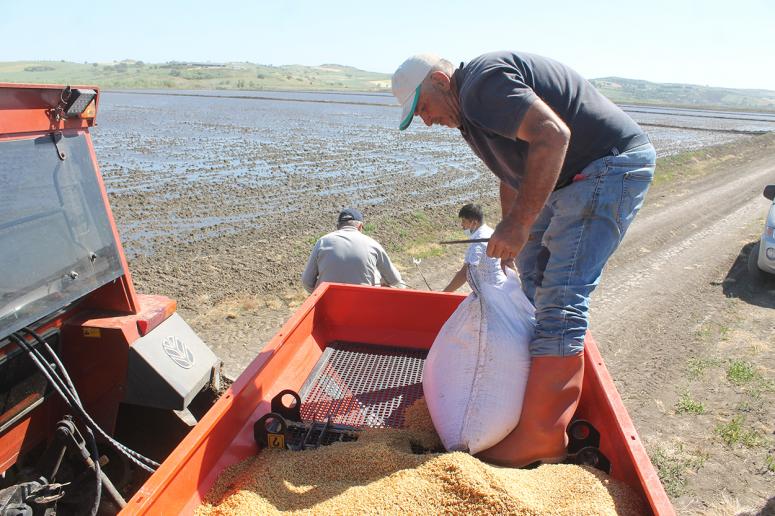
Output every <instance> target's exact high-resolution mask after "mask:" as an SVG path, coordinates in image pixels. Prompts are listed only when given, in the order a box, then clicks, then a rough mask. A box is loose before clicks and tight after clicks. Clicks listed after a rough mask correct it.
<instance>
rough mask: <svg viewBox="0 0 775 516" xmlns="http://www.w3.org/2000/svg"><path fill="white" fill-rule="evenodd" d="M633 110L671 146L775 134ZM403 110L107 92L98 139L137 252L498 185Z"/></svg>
mask: <svg viewBox="0 0 775 516" xmlns="http://www.w3.org/2000/svg"><path fill="white" fill-rule="evenodd" d="M625 109H627V110H628V111H630V112H631V115H632V116H633V118H635V119H636V120H637V121H639V122H641V123H643V124H644V126H645V128H646V129H647V130H648V132H649V133H650V135H651V137H652V140H653V142H654V144H655V146H656V147H657V151H658V153H659V155H660V156H666V155H670V154H674V153H676V152H679V151H682V150H686V149H694V148H698V147H702V146H706V145H712V144H716V143H721V142H726V141H731V140H734V139H736V138H740V137H742V136H743V133H744V132H748V131H767V130H775V116H773V115H766V114H744V115H741V114H738V113H725V112H714V111H694V110H691V111H688V110H675V109H673V110H671V109H663V108H643V107H640V106H627V107H625ZM397 116H398V110H397V108H396V107H395V106H393V98H392V96H390V95H384V94H349V93H345V94H343V93H303V92H302V93H295V92H294V93H291V92H232V91H229V92H226V91H213V92H208V91H204V92H203V91H173V92H171V91H163V92H153V91H143V92H106V93H104V94H103V96H102V101H101V104H100V113H99V125H98V127H97V128H95V130H94V131H93V135H94V142H95V147H96V151H97V156H98V159H99V161H100V164H101V167H102V172H103V175H104V177H105V181H106V185H107V188H108V191H109V193H110V194H111V199H112V202H114V204H117V206H118V208H120V209H119V210H117V211H118V212H119V214H118V216H117V217H118V222H119V230H120V232H121V235H122V238H123V240H124V244H125V247H126V250H127V252H128V254H129V255H130V257H132V256H137V255H150V254H153V253H154V252H155V250H156V248H157V247H158V246H159V244H160V243H162V242H164V243H169V242H170V241H185V242H191V241H196V240H201V239H210V238H213V237H217V236H221V235H229V234H236V233H239V232H242V231H244V230H245V229H247V228H249V229H251V230H256V229H262V228H267V227H268V226H271V225H274V224H277V221H278V220H282V219H289V218H292V219H295V220H297V221H299V220H305V219H306V220H310V221H320V220H321V219H322V218H325V219H326V220H327V219H330V218H331V214H332V213H335V212H336V211H337V210H339V209H340V208H341V207H343V206H345V205H355V206H360V207H364V208H366V210H367V212H368V211H372V212H378V211H381V210H398V211H402V212H404V211H411V210H413V209H422V208H427V207H429V206H437V205H449V204H456V203H458V202H460V201H462V200H469V199H474V198H476V197H477V196H481V195H490V194H493V193H494V192H495V188H496V183H495V180H494V178H493V177H492V176H491V174H490V173H489V172H488V171H487V170H486V169H485V168H484V167H483V165H482V164H481V163H480V162H479V160H478V159H477V158H476V157H475V156H474V155H473V154H472V153H471V151H470V150H468V148H467V146H466V145H465V143H464V142H463V141H462V140H461V138H460V137H459V135H457V134H456V132H455V131H451V130H448V129H443V128H427V127H424V126H422V124H418V123H416V124H413V126H412V127H410V129H409V130H407V131H406V132H404V133H400V132H399V131H397V130H396V128H395V125H396V118H397ZM312 226H316V224H312Z"/></svg>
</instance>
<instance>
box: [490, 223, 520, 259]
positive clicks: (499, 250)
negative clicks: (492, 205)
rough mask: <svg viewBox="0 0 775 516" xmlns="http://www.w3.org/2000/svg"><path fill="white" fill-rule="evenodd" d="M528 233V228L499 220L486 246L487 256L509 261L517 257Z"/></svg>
mask: <svg viewBox="0 0 775 516" xmlns="http://www.w3.org/2000/svg"><path fill="white" fill-rule="evenodd" d="M529 233H530V228H528V227H525V226H523V225H521V224H519V223H518V222H515V221H513V220H511V219H509V218H505V219H503V220H501V221H500V222H499V223H498V225H497V226H495V232H494V233H493V234H492V236H491V237H490V241H489V242H488V244H487V256H490V257H492V258H500V259H501V260H506V261H509V260H510V261H511V263H512V264H513V263H514V258H516V257H517V255H518V254H519V252H520V251H522V248H523V247H525V243H527V239H528V236H529Z"/></svg>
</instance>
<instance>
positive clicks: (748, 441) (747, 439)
mask: <svg viewBox="0 0 775 516" xmlns="http://www.w3.org/2000/svg"><path fill="white" fill-rule="evenodd" d="M716 434H717V435H718V436H719V437H720V438H721V440H722V441H724V443H725V444H726V445H727V446H734V445H736V444H742V445H743V446H745V447H746V448H753V447H754V446H757V445H758V444H759V443H760V442H761V436H760V435H759V433H758V432H757V431H756V430H750V429H747V428H746V427H745V417H744V416H741V415H738V416H735V417H733V418H732V420H731V421H729V422H728V423H722V424H719V425H717V426H716Z"/></svg>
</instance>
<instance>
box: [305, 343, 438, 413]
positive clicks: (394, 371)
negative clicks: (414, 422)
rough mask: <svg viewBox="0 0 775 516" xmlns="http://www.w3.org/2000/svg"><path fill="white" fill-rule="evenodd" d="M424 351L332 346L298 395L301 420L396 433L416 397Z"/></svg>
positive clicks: (425, 352) (424, 355)
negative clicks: (388, 428) (329, 421)
mask: <svg viewBox="0 0 775 516" xmlns="http://www.w3.org/2000/svg"><path fill="white" fill-rule="evenodd" d="M427 355H428V352H427V350H417V349H409V348H398V347H385V346H374V345H369V344H359V343H351V342H333V343H331V344H330V345H329V346H328V347H327V348H326V349H325V351H324V352H323V356H321V357H320V360H319V361H318V363H317V364H316V365H315V368H314V369H313V370H312V373H311V374H310V376H309V378H307V381H306V382H305V384H304V386H303V387H302V389H301V392H300V393H299V395H300V396H301V400H302V403H301V417H302V419H303V420H304V421H323V420H325V419H326V417H328V416H331V422H332V423H334V424H340V425H349V426H357V427H362V426H368V427H374V428H380V427H394V428H398V427H400V426H402V425H403V423H404V411H405V410H406V408H407V407H409V406H410V405H411V404H412V403H414V401H416V400H417V399H419V398H421V397H422V395H423V393H422V368H423V363H424V362H425V357H426V356H427Z"/></svg>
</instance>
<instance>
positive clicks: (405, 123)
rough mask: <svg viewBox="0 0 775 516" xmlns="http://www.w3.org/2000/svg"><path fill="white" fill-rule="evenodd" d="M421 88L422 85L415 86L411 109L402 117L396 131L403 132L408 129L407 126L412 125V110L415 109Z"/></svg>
mask: <svg viewBox="0 0 775 516" xmlns="http://www.w3.org/2000/svg"><path fill="white" fill-rule="evenodd" d="M421 87H422V84H420V85H419V86H417V89H416V90H414V100H413V101H412V109H410V110H409V113H408V114H407V115H406V117H404V119H403V120H401V124H400V125H399V126H398V129H399V130H400V131H403V130H404V129H406V128H407V127H409V124H411V123H412V119H413V118H414V110H415V109H417V101H418V100H420V88H421Z"/></svg>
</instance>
